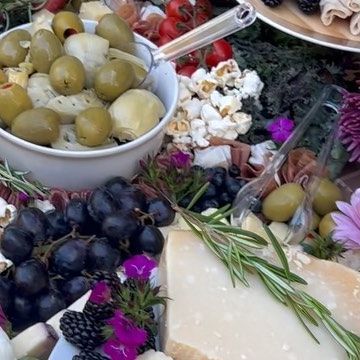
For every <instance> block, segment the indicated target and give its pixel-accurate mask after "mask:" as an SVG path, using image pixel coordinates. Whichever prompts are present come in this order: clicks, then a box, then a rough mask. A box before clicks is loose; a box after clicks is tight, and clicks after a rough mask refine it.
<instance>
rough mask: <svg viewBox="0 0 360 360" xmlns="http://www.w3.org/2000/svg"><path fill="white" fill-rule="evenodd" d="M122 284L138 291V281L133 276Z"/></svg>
mask: <svg viewBox="0 0 360 360" xmlns="http://www.w3.org/2000/svg"><path fill="white" fill-rule="evenodd" d="M122 286H125V287H126V288H128V289H129V290H131V291H134V292H137V291H138V286H137V281H136V280H135V279H131V278H128V279H126V280H125V281H124V282H123V283H122Z"/></svg>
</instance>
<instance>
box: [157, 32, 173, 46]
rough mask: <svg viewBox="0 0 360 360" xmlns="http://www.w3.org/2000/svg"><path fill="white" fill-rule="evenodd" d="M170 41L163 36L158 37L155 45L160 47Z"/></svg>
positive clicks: (167, 37)
mask: <svg viewBox="0 0 360 360" xmlns="http://www.w3.org/2000/svg"><path fill="white" fill-rule="evenodd" d="M171 40H172V38H171V37H170V36H168V35H166V34H165V35H162V36H160V38H159V39H157V40H156V45H157V46H162V45H165V44H167V43H168V42H169V41H171Z"/></svg>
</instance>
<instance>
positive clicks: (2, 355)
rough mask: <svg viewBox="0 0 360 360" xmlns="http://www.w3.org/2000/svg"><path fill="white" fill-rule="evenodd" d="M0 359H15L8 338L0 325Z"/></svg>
mask: <svg viewBox="0 0 360 360" xmlns="http://www.w3.org/2000/svg"><path fill="white" fill-rule="evenodd" d="M0 359H1V360H16V357H15V355H14V351H13V348H12V345H11V342H10V339H9V337H8V336H7V334H6V333H5V331H4V330H3V329H2V328H1V327H0Z"/></svg>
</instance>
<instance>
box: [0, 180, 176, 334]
mask: <svg viewBox="0 0 360 360" xmlns="http://www.w3.org/2000/svg"><path fill="white" fill-rule="evenodd" d="M174 218H175V211H174V210H173V209H172V207H171V206H170V204H169V203H168V202H167V201H166V200H164V199H162V198H153V199H150V200H148V199H146V197H145V196H144V194H143V193H142V192H141V191H140V190H139V189H137V188H136V187H134V186H133V185H131V184H130V183H129V182H128V181H127V180H125V179H123V178H121V177H116V178H113V179H111V180H109V181H108V182H106V183H105V184H103V186H100V187H98V188H96V189H95V190H94V191H93V192H92V194H91V195H90V197H89V199H88V200H84V199H80V198H76V199H72V200H70V201H69V202H68V204H67V205H66V208H65V209H64V211H59V210H52V211H50V212H47V213H43V212H42V211H41V210H39V209H37V208H33V207H27V208H23V209H21V210H20V211H19V213H18V215H17V217H16V219H15V220H14V221H13V222H12V223H11V224H10V225H8V226H7V227H6V228H5V230H4V232H3V235H2V238H1V243H0V248H1V253H2V254H3V255H4V256H5V257H7V258H8V259H10V260H11V261H12V262H13V263H14V266H13V267H11V268H9V269H8V270H7V271H5V272H4V273H2V274H1V276H0V305H1V307H2V309H3V310H4V312H5V315H6V316H7V317H8V318H9V319H10V320H11V322H12V324H13V326H14V328H15V329H16V330H21V329H23V328H25V327H27V326H29V325H31V324H33V323H35V322H37V321H46V320H48V319H49V318H50V317H52V316H53V315H55V314H56V313H57V312H58V311H60V310H62V309H64V308H65V307H67V306H68V305H69V304H71V303H73V302H74V301H75V300H77V299H78V298H80V297H81V296H82V295H83V294H85V293H86V292H87V291H88V290H89V289H90V288H91V286H92V284H93V283H94V282H96V281H100V280H102V279H106V278H107V277H109V276H111V275H113V274H114V273H115V272H116V270H117V269H118V268H119V266H121V264H122V262H123V261H124V260H125V259H126V258H128V257H129V256H132V255H135V254H142V253H145V254H147V255H149V256H156V255H158V254H160V253H161V251H162V249H163V245H164V237H163V235H162V233H161V231H160V230H159V229H158V226H167V225H170V224H171V223H172V222H173V220H174Z"/></svg>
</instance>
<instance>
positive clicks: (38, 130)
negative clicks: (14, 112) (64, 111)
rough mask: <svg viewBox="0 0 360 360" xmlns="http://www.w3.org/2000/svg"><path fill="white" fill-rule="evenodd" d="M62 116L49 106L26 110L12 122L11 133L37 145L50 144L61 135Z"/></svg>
mask: <svg viewBox="0 0 360 360" xmlns="http://www.w3.org/2000/svg"><path fill="white" fill-rule="evenodd" d="M59 131H60V117H59V115H58V114H57V113H56V112H55V111H53V110H50V109H47V108H42V107H39V108H36V109H31V110H27V111H24V112H23V113H21V114H20V115H18V116H17V117H16V118H15V119H14V120H13V122H12V124H11V133H12V134H14V135H15V136H17V137H19V138H21V139H24V140H26V141H29V142H31V143H33V144H37V145H49V144H50V143H51V142H53V141H55V140H56V139H57V138H58V137H59Z"/></svg>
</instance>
